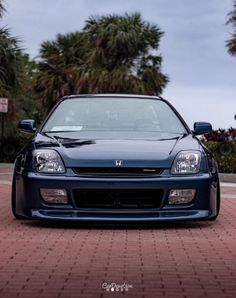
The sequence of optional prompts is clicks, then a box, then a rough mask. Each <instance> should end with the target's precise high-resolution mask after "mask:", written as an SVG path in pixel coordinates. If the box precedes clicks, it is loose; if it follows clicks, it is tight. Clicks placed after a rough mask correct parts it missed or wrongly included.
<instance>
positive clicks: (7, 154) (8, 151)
mask: <svg viewBox="0 0 236 298" xmlns="http://www.w3.org/2000/svg"><path fill="white" fill-rule="evenodd" d="M31 137H32V136H30V135H28V134H24V133H20V132H19V133H16V134H15V135H11V136H8V137H4V139H3V142H2V143H0V148H1V161H2V162H14V160H15V157H16V155H17V153H18V152H19V151H20V150H21V149H22V148H23V147H24V146H25V145H26V144H27V143H28V141H29V140H30V139H31Z"/></svg>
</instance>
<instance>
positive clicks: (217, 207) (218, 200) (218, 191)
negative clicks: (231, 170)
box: [208, 181, 220, 221]
mask: <svg viewBox="0 0 236 298" xmlns="http://www.w3.org/2000/svg"><path fill="white" fill-rule="evenodd" d="M216 204H217V206H216V209H217V212H216V215H215V216H213V217H210V218H208V220H211V221H214V220H216V219H217V217H218V215H219V213H220V183H219V181H218V182H217V202H216Z"/></svg>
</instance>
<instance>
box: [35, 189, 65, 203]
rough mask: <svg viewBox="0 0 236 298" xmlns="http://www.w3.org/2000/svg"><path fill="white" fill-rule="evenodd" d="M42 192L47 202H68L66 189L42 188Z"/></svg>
mask: <svg viewBox="0 0 236 298" xmlns="http://www.w3.org/2000/svg"><path fill="white" fill-rule="evenodd" d="M40 194H41V196H42V198H43V200H44V201H45V202H47V203H55V204H67V203H68V197H67V192H66V190H65V189H49V188H41V189H40Z"/></svg>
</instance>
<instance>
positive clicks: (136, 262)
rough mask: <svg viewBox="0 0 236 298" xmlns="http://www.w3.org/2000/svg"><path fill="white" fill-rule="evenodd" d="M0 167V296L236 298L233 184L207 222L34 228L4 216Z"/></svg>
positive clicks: (6, 194) (5, 188)
mask: <svg viewBox="0 0 236 298" xmlns="http://www.w3.org/2000/svg"><path fill="white" fill-rule="evenodd" d="M11 172H12V167H9V166H8V165H5V166H4V165H2V166H1V167H0V297H1V298H5V297H23V298H25V297H30V298H33V297H40V298H42V297H50V298H53V297H66V298H68V297H124V296H130V297H147V298H149V297H171V298H172V297H220V298H221V297H230V298H231V297H232V298H233V297H236V294H235V293H236V185H235V184H223V185H222V188H221V191H222V209H221V213H220V215H219V217H218V219H217V221H215V222H205V221H198V222H189V223H188V222H181V223H168V224H167V223H165V224H163V223H162V224H161V223H159V224H156V225H155V226H153V225H144V224H140V225H138V224H136V225H134V224H132V225H128V226H127V225H124V224H114V225H111V224H109V225H95V224H93V225H88V224H87V225H84V224H83V225H82V224H79V223H67V224H65V223H46V222H45V223H40V222H37V221H30V220H15V219H14V218H13V216H12V214H11V211H10V192H11V182H10V181H11Z"/></svg>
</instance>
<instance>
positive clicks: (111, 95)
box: [62, 93, 163, 100]
mask: <svg viewBox="0 0 236 298" xmlns="http://www.w3.org/2000/svg"><path fill="white" fill-rule="evenodd" d="M78 97H128V98H146V99H158V100H163V98H162V97H160V96H154V95H140V94H121V93H118V94H117V93H99V94H72V95H68V96H64V97H63V98H62V99H63V100H64V99H71V98H78Z"/></svg>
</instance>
